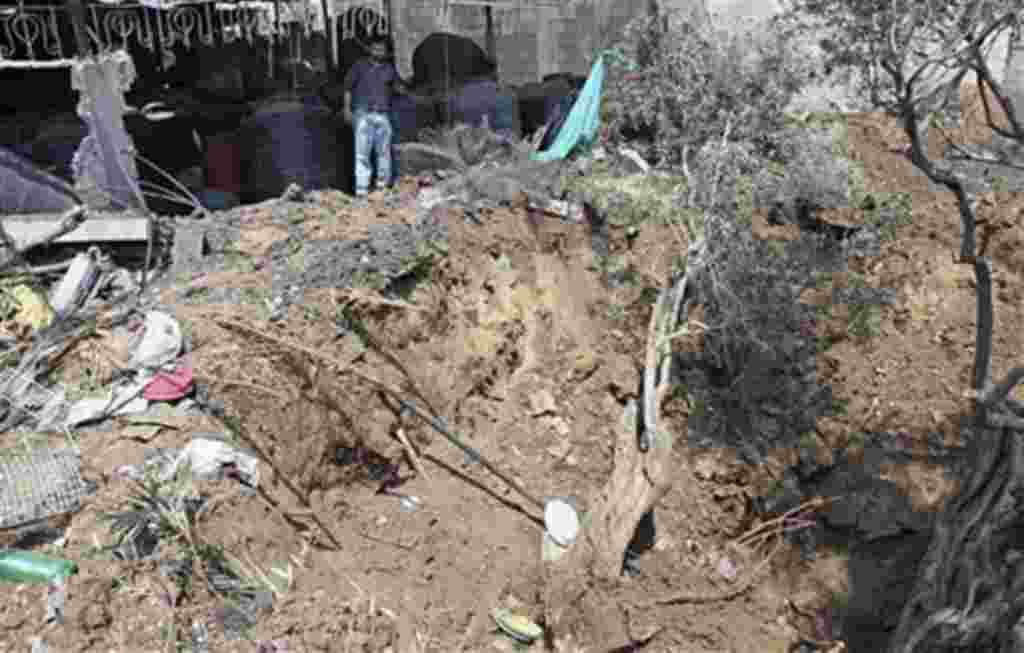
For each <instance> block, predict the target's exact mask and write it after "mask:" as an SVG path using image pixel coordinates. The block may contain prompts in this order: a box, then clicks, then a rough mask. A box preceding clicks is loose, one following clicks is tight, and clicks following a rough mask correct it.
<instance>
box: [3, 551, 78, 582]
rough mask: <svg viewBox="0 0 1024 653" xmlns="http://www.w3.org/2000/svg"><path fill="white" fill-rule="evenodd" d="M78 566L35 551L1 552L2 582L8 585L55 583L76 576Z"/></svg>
mask: <svg viewBox="0 0 1024 653" xmlns="http://www.w3.org/2000/svg"><path fill="white" fill-rule="evenodd" d="M77 571H78V565H76V564H75V563H74V562H71V561H70V560H64V559H62V558H54V557H52V556H48V555H43V554H41V553H36V552H35V551H19V550H16V549H5V550H0V581H3V582H6V583H40V584H41V583H54V582H60V581H62V580H63V579H65V578H67V577H68V576H71V575H73V574H75V573H76V572H77Z"/></svg>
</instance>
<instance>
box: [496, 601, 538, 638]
mask: <svg viewBox="0 0 1024 653" xmlns="http://www.w3.org/2000/svg"><path fill="white" fill-rule="evenodd" d="M491 616H492V617H493V618H494V622H495V623H496V624H498V628H500V629H501V630H502V632H504V633H505V634H506V635H508V636H509V637H512V638H513V639H515V640H517V641H519V642H522V643H524V644H532V643H533V642H535V641H536V640H538V639H540V638H541V637H542V636H543V635H544V629H543V628H541V627H540V626H538V625H537V624H535V623H534V622H533V621H531V620H530V619H528V618H527V617H524V616H522V615H519V614H515V613H513V612H512V611H511V610H509V609H508V608H495V609H494V610H493V611H492V612H491Z"/></svg>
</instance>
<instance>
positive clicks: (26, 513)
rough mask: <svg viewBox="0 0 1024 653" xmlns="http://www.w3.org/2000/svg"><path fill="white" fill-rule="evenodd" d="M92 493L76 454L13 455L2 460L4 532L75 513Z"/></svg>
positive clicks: (0, 504) (0, 485) (61, 451)
mask: <svg viewBox="0 0 1024 653" xmlns="http://www.w3.org/2000/svg"><path fill="white" fill-rule="evenodd" d="M92 489H93V488H92V487H91V486H90V484H88V483H86V482H85V481H84V480H83V479H82V476H81V458H80V455H79V454H78V452H76V451H74V450H71V449H52V450H48V449H42V450H39V451H33V452H31V453H26V454H13V453H9V454H8V455H6V456H5V457H4V459H3V460H0V529H7V528H15V527H20V526H24V525H26V524H32V523H38V522H40V521H41V520H44V519H46V518H47V517H51V516H54V515H60V514H66V513H72V512H75V511H77V510H78V509H79V508H80V507H81V504H82V499H83V498H84V497H85V496H86V495H87V494H89V493H90V492H91V491H92Z"/></svg>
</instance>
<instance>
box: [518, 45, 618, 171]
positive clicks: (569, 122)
mask: <svg viewBox="0 0 1024 653" xmlns="http://www.w3.org/2000/svg"><path fill="white" fill-rule="evenodd" d="M604 55H605V53H604V52H602V53H601V54H599V55H598V56H597V60H596V61H595V62H594V65H593V66H592V67H591V68H590V76H589V77H587V81H586V83H585V84H584V85H583V89H582V90H581V91H580V95H579V97H578V98H577V99H576V102H574V103H573V105H572V109H571V110H570V111H569V116H568V117H567V118H566V119H565V122H564V123H563V124H562V129H561V130H560V131H559V132H558V136H557V137H556V138H555V142H554V143H552V144H551V146H550V147H548V149H546V150H544V151H543V152H534V153H533V154H531V155H530V158H531V159H533V160H534V161H556V160H560V159H564V158H565V157H567V156H569V153H570V152H572V150H573V149H575V148H576V146H578V145H587V144H589V143H592V142H593V141H594V139H595V138H596V137H597V129H598V127H599V126H600V124H601V87H602V85H603V84H604Z"/></svg>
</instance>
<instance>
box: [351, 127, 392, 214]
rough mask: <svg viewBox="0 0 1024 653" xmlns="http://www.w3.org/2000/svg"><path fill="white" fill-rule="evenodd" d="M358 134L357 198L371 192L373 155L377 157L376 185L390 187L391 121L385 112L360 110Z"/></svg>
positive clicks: (356, 130) (356, 129) (356, 128)
mask: <svg viewBox="0 0 1024 653" xmlns="http://www.w3.org/2000/svg"><path fill="white" fill-rule="evenodd" d="M354 118H355V120H354V122H355V132H356V143H355V145H356V195H365V194H366V193H367V192H368V191H369V190H370V176H371V174H372V172H373V168H372V167H371V166H370V154H371V153H375V154H376V155H377V186H378V187H381V186H390V185H391V119H390V117H389V116H388V115H387V114H386V113H375V112H368V111H357V112H356V113H355V116H354Z"/></svg>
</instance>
